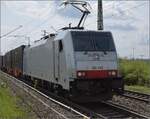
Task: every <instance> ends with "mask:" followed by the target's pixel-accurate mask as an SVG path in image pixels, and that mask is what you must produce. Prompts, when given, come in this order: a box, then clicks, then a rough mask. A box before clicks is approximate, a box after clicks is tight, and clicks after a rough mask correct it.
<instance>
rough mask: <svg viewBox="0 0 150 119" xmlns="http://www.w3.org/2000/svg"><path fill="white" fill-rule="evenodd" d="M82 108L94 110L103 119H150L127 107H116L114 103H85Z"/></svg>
mask: <svg viewBox="0 0 150 119" xmlns="http://www.w3.org/2000/svg"><path fill="white" fill-rule="evenodd" d="M82 106H84V107H86V108H88V109H90V110H93V111H94V112H95V113H96V114H97V115H100V116H102V117H103V119H149V118H150V117H147V116H143V115H141V114H138V113H136V112H133V111H131V110H129V109H128V108H126V107H122V106H120V105H116V104H114V103H112V102H96V103H85V104H82Z"/></svg>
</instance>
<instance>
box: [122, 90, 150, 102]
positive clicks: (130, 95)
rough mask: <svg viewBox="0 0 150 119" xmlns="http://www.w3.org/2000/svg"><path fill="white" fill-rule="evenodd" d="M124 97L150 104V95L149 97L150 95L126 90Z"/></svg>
mask: <svg viewBox="0 0 150 119" xmlns="http://www.w3.org/2000/svg"><path fill="white" fill-rule="evenodd" d="M122 96H125V97H127V98H132V99H136V100H139V101H143V102H146V103H150V95H148V94H143V93H139V92H134V91H129V90H125V91H124V94H123V95H122Z"/></svg>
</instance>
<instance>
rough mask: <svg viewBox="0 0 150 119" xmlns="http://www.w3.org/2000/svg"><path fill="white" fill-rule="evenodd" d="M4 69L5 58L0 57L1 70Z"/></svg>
mask: <svg viewBox="0 0 150 119" xmlns="http://www.w3.org/2000/svg"><path fill="white" fill-rule="evenodd" d="M2 68H3V56H0V70H2Z"/></svg>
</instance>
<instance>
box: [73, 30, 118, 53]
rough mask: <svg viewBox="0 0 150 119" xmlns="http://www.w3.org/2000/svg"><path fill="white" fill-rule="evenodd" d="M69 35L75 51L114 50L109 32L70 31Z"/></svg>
mask: <svg viewBox="0 0 150 119" xmlns="http://www.w3.org/2000/svg"><path fill="white" fill-rule="evenodd" d="M71 35H72V40H73V46H74V50H75V51H115V45H114V42H113V37H112V34H111V33H110V32H93V31H88V32H83V31H72V32H71Z"/></svg>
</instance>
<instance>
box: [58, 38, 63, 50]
mask: <svg viewBox="0 0 150 119" xmlns="http://www.w3.org/2000/svg"><path fill="white" fill-rule="evenodd" d="M62 51H63V44H62V40H60V41H59V52H62Z"/></svg>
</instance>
